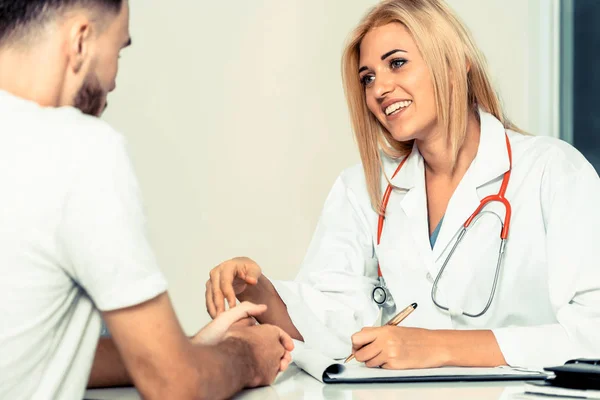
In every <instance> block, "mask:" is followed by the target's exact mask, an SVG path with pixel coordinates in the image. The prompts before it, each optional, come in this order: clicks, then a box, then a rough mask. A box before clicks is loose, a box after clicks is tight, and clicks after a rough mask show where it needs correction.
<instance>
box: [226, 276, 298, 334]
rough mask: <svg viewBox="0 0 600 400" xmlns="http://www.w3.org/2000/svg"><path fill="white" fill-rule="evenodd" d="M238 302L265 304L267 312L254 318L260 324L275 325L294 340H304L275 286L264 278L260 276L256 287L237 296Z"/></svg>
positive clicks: (251, 287) (250, 287) (249, 287)
mask: <svg viewBox="0 0 600 400" xmlns="http://www.w3.org/2000/svg"><path fill="white" fill-rule="evenodd" d="M238 299H239V300H240V301H250V302H252V303H255V304H266V305H267V307H268V308H267V311H266V312H265V313H264V314H262V315H260V316H258V317H255V318H256V320H258V322H260V323H261V324H271V325H276V326H278V327H280V328H281V329H283V330H284V331H285V332H287V333H288V335H290V336H291V337H292V338H294V339H296V340H301V341H304V338H303V337H302V335H301V334H300V332H299V331H298V329H297V328H296V326H295V325H294V323H293V322H292V319H291V318H290V315H289V314H288V311H287V307H286V305H285V303H284V302H283V300H281V297H279V293H277V290H275V286H273V284H272V283H271V281H270V280H269V279H268V278H267V277H266V276H264V275H263V276H261V277H260V279H259V280H258V283H257V284H256V286H250V285H249V286H248V288H247V289H246V290H245V291H244V292H243V293H241V294H239V295H238Z"/></svg>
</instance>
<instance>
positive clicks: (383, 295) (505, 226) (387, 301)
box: [373, 134, 512, 318]
mask: <svg viewBox="0 0 600 400" xmlns="http://www.w3.org/2000/svg"><path fill="white" fill-rule="evenodd" d="M505 137H506V150H507V152H508V160H509V168H508V171H506V172H505V173H504V177H503V179H502V185H501V186H500V190H499V191H498V194H493V195H490V196H487V197H485V198H483V199H482V200H481V202H480V203H479V207H477V209H476V210H475V212H473V214H471V216H470V217H469V218H468V219H467V220H466V222H465V223H464V224H463V226H462V228H461V230H460V233H459V235H458V238H457V239H456V242H455V243H454V246H453V247H452V249H451V250H450V253H448V256H447V257H446V260H445V261H444V264H442V268H440V271H439V272H438V274H437V276H436V278H435V281H434V282H433V287H432V289H431V300H432V301H433V303H434V304H435V305H436V306H437V307H439V308H440V309H442V310H444V311H447V312H449V313H450V314H451V315H453V316H459V315H465V316H467V317H472V318H476V317H480V316H482V315H483V314H485V313H486V312H487V310H488V309H489V308H490V305H491V304H492V300H493V299H494V294H495V293H496V286H497V284H498V276H499V275H500V266H501V264H502V259H503V257H504V248H505V246H506V239H507V238H508V230H509V227H510V216H511V207H510V202H509V201H508V200H507V199H506V197H504V195H505V194H506V188H507V186H508V182H509V180H510V173H511V171H512V148H511V147H510V142H509V141H508V135H506V134H505ZM407 159H408V156H407V157H405V158H404V159H403V160H402V162H401V163H400V165H398V168H396V171H395V172H394V174H393V175H392V179H394V177H395V176H396V174H397V173H398V171H400V169H402V166H403V165H404V163H405V162H406V160H407ZM392 190H393V186H392V185H391V183H390V184H388V186H387V189H386V190H385V193H384V195H383V200H382V202H381V214H380V215H379V222H378V224H377V245H378V246H379V242H380V240H381V233H382V231H383V223H384V221H385V210H386V209H387V205H388V202H389V200H390V195H391V193H392ZM494 201H496V202H499V203H502V204H503V205H504V208H505V209H506V214H505V216H504V220H503V219H502V218H501V217H500V216H498V214H496V213H493V212H491V211H483V212H482V209H483V208H484V207H485V206H486V205H488V204H489V203H491V202H494ZM485 213H490V214H493V215H495V216H496V217H497V218H498V219H499V220H500V223H501V224H502V230H501V232H500V239H501V243H500V250H499V251H498V263H497V264H496V273H495V275H494V284H493V285H492V291H491V293H490V297H489V299H488V302H487V304H486V306H485V307H484V308H483V310H482V311H480V312H479V313H476V314H472V313H468V312H465V311H463V310H462V309H457V308H452V309H451V308H450V307H446V306H443V305H441V304H440V303H439V302H438V301H437V299H436V293H437V287H438V282H439V280H440V277H441V276H442V273H443V272H444V269H446V266H447V265H448V261H450V258H451V257H452V254H454V251H455V250H456V247H457V246H458V244H459V243H460V242H461V241H462V239H463V238H464V236H465V234H466V233H467V231H468V230H469V228H470V227H471V226H472V223H473V222H476V221H477V220H478V219H479V218H480V217H481V216H482V215H483V214H485ZM377 275H378V285H377V286H375V288H374V289H373V301H375V303H376V304H377V305H378V306H379V307H393V306H394V305H395V303H394V299H393V298H392V296H391V294H390V292H389V290H388V288H387V286H386V283H385V280H384V279H383V275H382V274H381V268H379V265H377Z"/></svg>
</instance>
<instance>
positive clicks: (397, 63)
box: [390, 58, 406, 69]
mask: <svg viewBox="0 0 600 400" xmlns="http://www.w3.org/2000/svg"><path fill="white" fill-rule="evenodd" d="M404 64H406V60H405V59H404V58H394V59H393V60H391V61H390V68H392V69H398V68H400V67H402V66H403V65H404Z"/></svg>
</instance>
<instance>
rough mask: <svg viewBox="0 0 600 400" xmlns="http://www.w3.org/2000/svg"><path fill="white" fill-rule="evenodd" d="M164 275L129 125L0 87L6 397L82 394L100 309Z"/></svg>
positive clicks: (0, 287) (142, 291) (154, 285)
mask: <svg viewBox="0 0 600 400" xmlns="http://www.w3.org/2000/svg"><path fill="white" fill-rule="evenodd" d="M166 287H167V284H166V281H165V278H164V277H163V275H162V273H161V272H160V270H159V268H158V266H157V263H156V260H155V257H154V255H153V252H152V250H151V248H150V246H149V244H148V240H147V237H146V232H145V219H144V213H143V210H142V206H141V201H140V194H139V188H138V184H137V181H136V178H135V175H134V173H133V170H132V167H131V164H130V160H129V157H128V155H127V152H126V149H125V144H124V139H123V137H122V136H121V135H120V134H119V133H117V132H115V131H114V130H113V129H111V127H110V126H108V125H107V124H106V123H104V122H102V121H101V120H99V119H97V118H93V117H89V116H86V115H84V114H82V113H81V112H79V111H78V110H76V109H73V108H70V107H69V108H60V109H52V108H42V107H39V106H38V105H37V104H35V103H33V102H29V101H25V100H22V99H19V98H16V97H14V96H12V95H10V94H8V93H6V92H3V91H0V399H77V398H79V399H80V398H82V397H83V395H84V390H85V386H86V383H87V380H88V377H89V373H90V368H91V365H92V361H93V358H94V353H95V348H96V345H97V341H98V337H99V334H100V326H101V318H100V312H99V310H102V311H109V310H115V309H120V308H124V307H129V306H132V305H136V304H140V303H143V302H145V301H147V300H149V299H152V298H154V297H156V296H157V295H159V294H161V293H163V292H165V291H166Z"/></svg>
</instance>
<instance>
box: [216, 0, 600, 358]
mask: <svg viewBox="0 0 600 400" xmlns="http://www.w3.org/2000/svg"><path fill="white" fill-rule="evenodd" d="M506 60H507V62H510V54H507V55H506ZM343 80H344V87H345V92H346V96H347V100H348V105H349V109H350V115H351V118H352V123H353V128H354V132H355V135H356V140H357V142H358V146H359V149H360V155H361V160H362V164H361V165H358V166H355V167H352V168H349V169H347V170H345V171H344V172H342V174H341V175H340V176H339V178H338V179H337V181H336V182H335V184H334V185H333V188H332V190H331V192H330V193H329V196H328V197H327V200H326V202H325V206H324V209H323V212H322V215H321V217H320V220H319V223H318V226H317V228H316V233H315V234H314V237H313V239H312V242H311V244H310V248H309V250H308V254H307V255H306V258H305V260H304V263H303V265H302V267H301V269H300V272H299V274H298V276H297V278H296V279H295V280H294V281H291V282H277V281H269V279H267V277H266V276H264V275H262V273H261V268H260V267H259V266H258V265H257V264H256V263H255V262H254V261H252V260H250V259H248V258H236V259H233V260H229V261H226V262H224V263H222V264H220V265H219V266H217V267H215V268H214V269H213V270H212V271H211V274H210V279H209V281H208V282H207V285H206V288H207V289H206V303H207V309H208V311H209V313H210V315H211V316H213V317H215V316H216V315H218V314H220V313H221V312H223V311H224V310H225V300H227V302H228V303H229V305H230V306H234V305H235V302H236V296H237V298H238V299H239V300H241V301H244V300H247V301H251V302H253V303H262V304H266V305H267V306H268V311H267V312H265V313H264V314H262V315H261V316H260V317H258V320H259V322H261V323H270V324H274V325H278V326H279V327H281V328H282V329H284V330H285V331H287V332H288V333H289V334H290V335H291V336H292V337H294V338H296V339H299V340H303V341H304V342H306V344H307V345H309V346H311V347H313V348H315V349H317V350H319V351H321V352H322V353H324V354H326V355H329V356H330V357H333V358H342V357H346V356H348V355H349V354H350V352H352V353H354V354H355V357H356V359H357V360H358V361H360V362H365V363H366V365H367V366H369V367H378V366H381V367H383V368H398V369H403V368H424V367H437V366H445V365H456V366H482V367H483V366H497V365H505V364H508V365H512V366H524V367H541V366H548V365H554V364H560V363H563V362H565V361H566V360H568V359H571V358H577V357H600V334H599V333H598V332H599V330H600V259H599V258H598V246H600V180H599V178H598V175H597V174H596V172H595V171H594V169H593V167H592V166H591V165H590V164H589V163H588V162H587V161H586V160H585V159H584V157H583V156H582V155H581V154H580V153H579V152H578V151H577V150H575V149H574V148H573V147H571V146H570V145H568V144H566V143H564V142H561V141H559V140H557V139H553V138H549V137H535V136H530V135H526V134H523V133H521V132H520V131H519V129H518V128H517V127H515V126H514V125H513V124H511V123H510V122H509V121H508V119H507V118H506V116H505V115H504V113H503V110H502V106H501V104H500V101H499V100H498V97H497V95H496V92H495V91H494V89H493V88H492V86H491V82H490V78H489V76H488V73H487V71H486V67H485V65H484V61H483V57H482V55H481V52H480V51H479V50H478V49H477V47H476V46H475V44H474V42H473V40H472V38H471V36H470V35H469V33H468V32H467V30H466V28H465V27H464V26H463V25H462V24H461V22H460V21H459V19H458V18H457V17H456V15H455V14H454V13H453V12H452V11H451V10H450V9H449V7H448V6H447V5H446V4H445V3H444V2H443V0H410V1H409V0H388V1H383V2H381V3H379V4H378V5H377V6H376V7H375V8H374V9H372V10H371V11H370V12H369V13H368V14H367V15H366V16H365V17H364V19H363V20H362V22H361V23H360V25H359V26H358V27H357V28H356V30H355V31H354V33H353V35H352V37H351V40H350V41H349V44H348V45H347V48H346V50H345V53H344V56H343ZM465 226H467V228H466V229H465ZM378 267H379V268H378ZM413 302H416V303H418V308H417V309H416V311H415V312H413V313H412V314H411V315H410V316H409V317H408V318H406V319H405V320H404V321H403V322H402V324H401V325H400V326H379V327H370V326H372V325H374V324H376V322H377V320H378V316H379V315H378V314H379V311H380V309H381V312H382V317H381V318H382V322H383V323H385V322H386V321H387V320H388V319H389V318H391V317H392V316H393V315H394V314H396V313H397V312H398V311H400V310H402V309H403V308H404V307H406V306H407V305H409V304H411V303H413Z"/></svg>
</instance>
